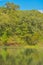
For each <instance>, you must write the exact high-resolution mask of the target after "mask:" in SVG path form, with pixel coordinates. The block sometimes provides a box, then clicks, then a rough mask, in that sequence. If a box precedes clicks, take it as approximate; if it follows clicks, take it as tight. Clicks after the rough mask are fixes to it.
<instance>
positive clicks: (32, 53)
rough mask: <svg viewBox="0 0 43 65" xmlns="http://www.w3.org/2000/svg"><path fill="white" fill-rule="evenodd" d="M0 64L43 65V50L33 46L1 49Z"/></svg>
mask: <svg viewBox="0 0 43 65" xmlns="http://www.w3.org/2000/svg"><path fill="white" fill-rule="evenodd" d="M0 65H43V52H41V50H40V51H38V50H37V49H31V48H29V49H28V48H21V49H20V48H18V49H7V50H4V49H1V52H0Z"/></svg>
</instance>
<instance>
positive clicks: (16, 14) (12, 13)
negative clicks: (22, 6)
mask: <svg viewBox="0 0 43 65" xmlns="http://www.w3.org/2000/svg"><path fill="white" fill-rule="evenodd" d="M18 7H19V6H18V5H15V4H14V3H9V2H8V3H6V5H5V6H2V7H0V38H1V40H2V41H3V43H4V42H5V41H6V42H7V41H8V38H10V37H12V38H14V41H16V42H18V43H23V44H24V43H26V44H30V45H35V44H37V43H38V40H39V37H41V36H43V34H42V33H43V14H42V13H40V12H38V11H35V10H31V11H22V10H18ZM15 36H16V39H15ZM18 40H19V41H18ZM20 41H21V42H20Z"/></svg>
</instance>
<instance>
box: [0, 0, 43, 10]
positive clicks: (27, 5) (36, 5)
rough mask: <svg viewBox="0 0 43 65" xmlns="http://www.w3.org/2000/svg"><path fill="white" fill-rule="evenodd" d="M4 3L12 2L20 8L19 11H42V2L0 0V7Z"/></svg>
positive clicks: (36, 0) (35, 0)
mask: <svg viewBox="0 0 43 65" xmlns="http://www.w3.org/2000/svg"><path fill="white" fill-rule="evenodd" d="M6 2H13V3H15V4H18V5H19V6H20V9H21V10H32V9H33V10H39V11H43V0H0V6H2V5H4V4H5V3H6Z"/></svg>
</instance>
